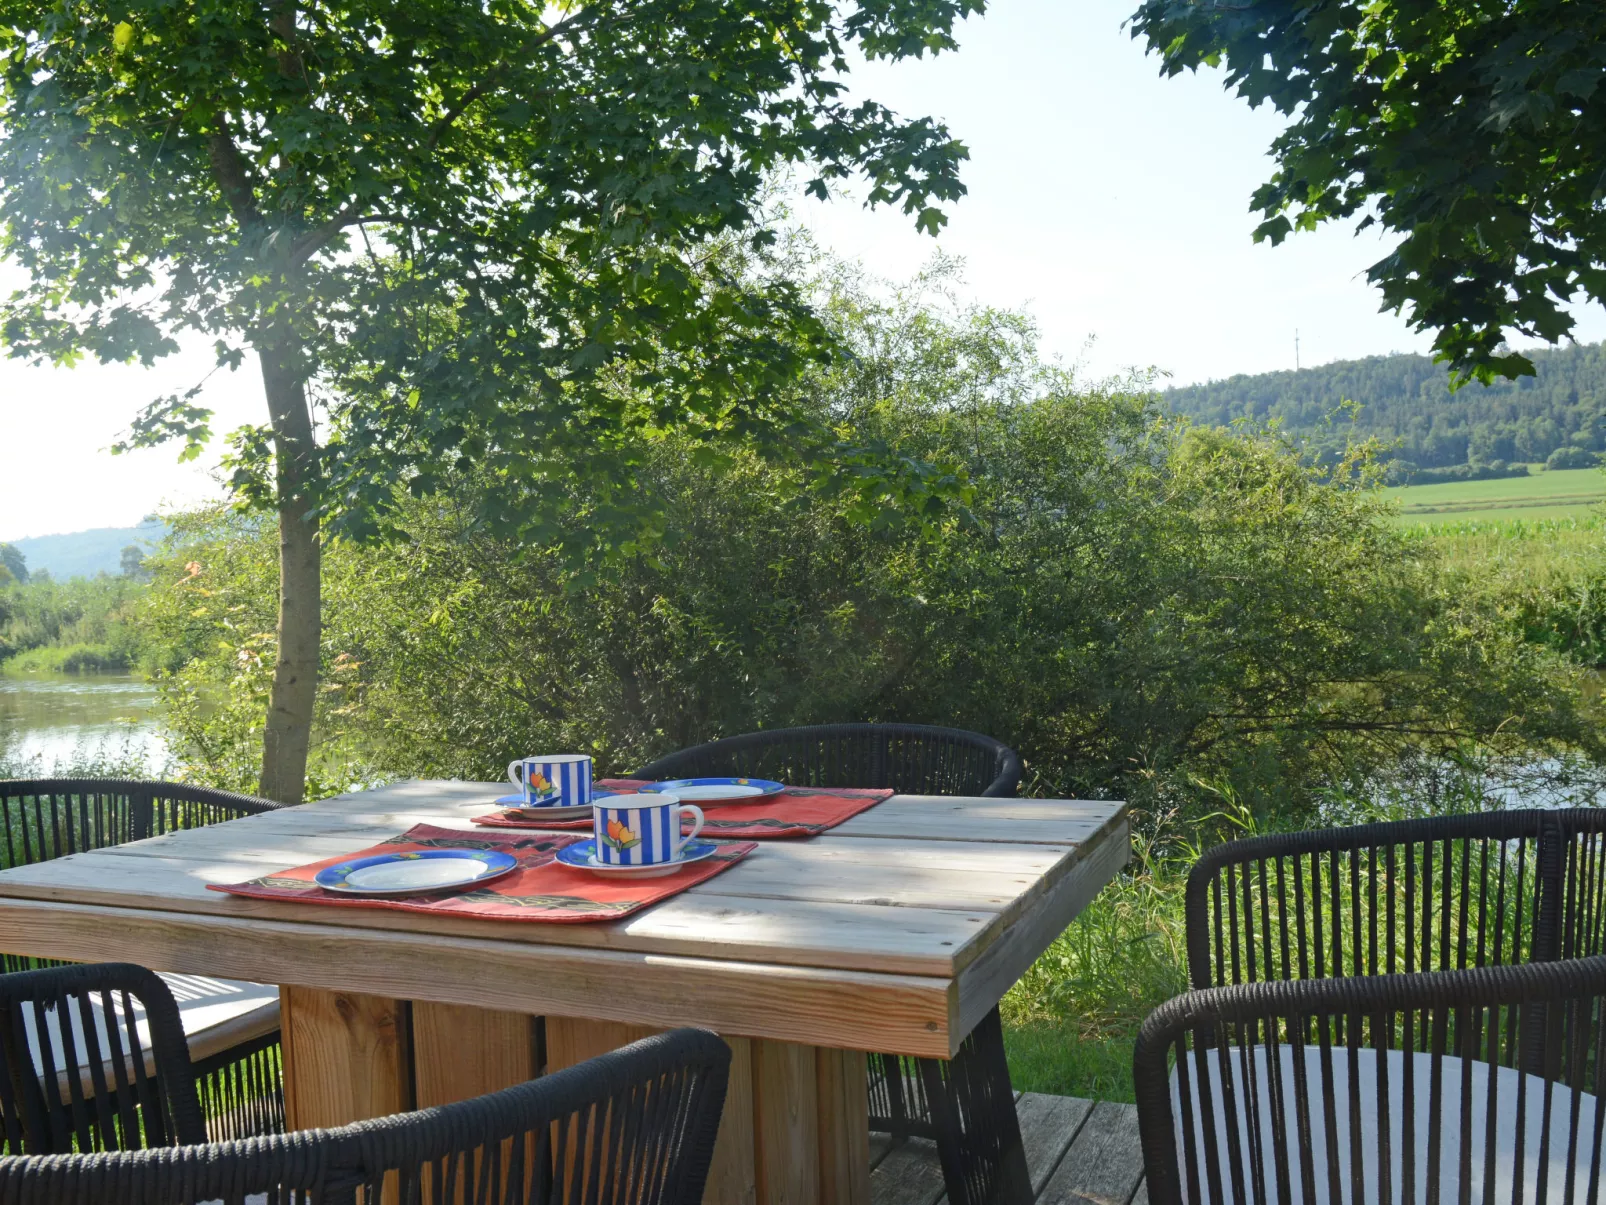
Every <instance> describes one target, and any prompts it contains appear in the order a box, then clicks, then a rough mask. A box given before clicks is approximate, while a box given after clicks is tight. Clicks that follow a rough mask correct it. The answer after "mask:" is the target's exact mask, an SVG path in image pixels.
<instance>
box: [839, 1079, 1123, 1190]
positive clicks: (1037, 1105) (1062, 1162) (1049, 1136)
mask: <svg viewBox="0 0 1606 1205" xmlns="http://www.w3.org/2000/svg"><path fill="white" fill-rule="evenodd" d="M1016 1110H1017V1112H1018V1113H1019V1116H1020V1127H1021V1141H1022V1142H1023V1143H1024V1144H1025V1147H1026V1166H1027V1168H1028V1170H1029V1171H1030V1173H1031V1177H1032V1193H1033V1196H1034V1197H1035V1198H1036V1200H1037V1205H1148V1200H1149V1196H1148V1192H1147V1191H1146V1190H1145V1187H1144V1185H1143V1183H1142V1177H1143V1154H1142V1151H1141V1150H1140V1148H1139V1146H1138V1111H1137V1107H1136V1106H1135V1105H1124V1104H1116V1103H1114V1102H1111V1101H1099V1102H1096V1103H1095V1102H1094V1101H1090V1100H1082V1099H1080V1098H1077V1097H1071V1096H1048V1095H1044V1094H1042V1093H1035V1092H1027V1093H1023V1094H1022V1095H1021V1096H1020V1097H1019V1099H1018V1100H1017V1102H1016ZM870 1161H871V1166H872V1168H873V1170H872V1171H871V1173H870V1201H871V1205H947V1200H948V1198H947V1194H946V1193H945V1192H944V1191H943V1183H942V1168H941V1166H940V1165H939V1163H938V1161H937V1148H936V1146H935V1145H934V1144H933V1143H930V1142H926V1141H924V1140H922V1139H919V1138H912V1139H910V1140H909V1141H908V1142H906V1143H904V1144H903V1145H902V1146H900V1147H898V1148H897V1149H895V1150H893V1149H890V1143H889V1142H888V1140H887V1137H886V1135H884V1134H872V1135H871V1138H870Z"/></svg>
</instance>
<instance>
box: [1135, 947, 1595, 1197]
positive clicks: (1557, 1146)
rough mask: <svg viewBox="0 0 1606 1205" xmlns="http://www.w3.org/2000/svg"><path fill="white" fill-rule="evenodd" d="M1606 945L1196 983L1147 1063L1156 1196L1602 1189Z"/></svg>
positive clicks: (1143, 1048) (1550, 1193) (1147, 1142)
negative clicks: (1505, 959) (1369, 971)
mask: <svg viewBox="0 0 1606 1205" xmlns="http://www.w3.org/2000/svg"><path fill="white" fill-rule="evenodd" d="M1603 1038H1606V958H1601V957H1594V958H1589V959H1582V960H1567V961H1557V962H1550V963H1543V964H1530V965H1527V966H1507V967H1486V968H1481V969H1475V970H1468V971H1436V972H1418V973H1416V974H1411V975H1404V974H1401V975H1378V976H1371V977H1365V978H1336V979H1306V980H1299V981H1294V982H1271V983H1252V984H1243V985H1238V986H1233V987H1224V988H1212V989H1208V990H1205V991H1193V992H1189V993H1187V994H1186V995H1183V996H1179V997H1177V998H1176V999H1174V1000H1172V1001H1170V1002H1168V1003H1167V1004H1165V1005H1162V1006H1161V1007H1160V1008H1159V1009H1158V1010H1156V1011H1155V1013H1154V1014H1153V1015H1152V1016H1150V1017H1149V1019H1148V1021H1147V1022H1145V1024H1144V1026H1143V1029H1142V1031H1141V1033H1140V1035H1139V1038H1138V1042H1137V1048H1136V1051H1135V1053H1134V1057H1133V1081H1134V1086H1135V1089H1136V1095H1137V1103H1138V1124H1139V1130H1140V1134H1141V1138H1142V1146H1143V1159H1144V1167H1145V1174H1146V1187H1147V1189H1148V1197H1149V1201H1150V1202H1151V1205H1181V1203H1182V1202H1184V1201H1186V1202H1190V1203H1195V1205H1197V1203H1200V1202H1210V1203H1212V1205H1215V1203H1227V1202H1230V1203H1232V1205H1240V1203H1241V1205H1250V1203H1252V1202H1253V1203H1256V1205H1261V1203H1264V1205H1291V1203H1294V1202H1299V1203H1302V1205H1305V1203H1308V1205H1318V1203H1326V1202H1332V1203H1333V1205H1338V1203H1339V1202H1343V1201H1352V1202H1369V1201H1395V1200H1401V1201H1418V1200H1428V1201H1433V1200H1442V1201H1446V1202H1450V1201H1466V1200H1472V1201H1480V1202H1499V1203H1500V1205H1506V1203H1507V1202H1547V1201H1555V1202H1563V1201H1565V1202H1572V1201H1584V1200H1595V1199H1596V1196H1597V1193H1598V1189H1599V1177H1600V1173H1601V1170H1602V1158H1601V1155H1602V1146H1603V1134H1606V1130H1603V1122H1606V1095H1603V1090H1606V1049H1603Z"/></svg>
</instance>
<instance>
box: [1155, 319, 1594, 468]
mask: <svg viewBox="0 0 1606 1205" xmlns="http://www.w3.org/2000/svg"><path fill="white" fill-rule="evenodd" d="M1531 358H1532V359H1533V362H1534V367H1535V369H1536V371H1537V375H1536V376H1532V377H1524V378H1522V379H1521V380H1517V381H1502V382H1500V383H1499V384H1496V385H1490V386H1482V385H1467V386H1465V387H1464V388H1462V389H1460V390H1458V391H1457V392H1455V393H1454V394H1452V393H1451V392H1450V390H1449V377H1448V374H1447V373H1446V371H1445V369H1444V367H1443V366H1442V365H1437V364H1434V363H1433V361H1432V360H1431V359H1429V358H1428V357H1427V356H1416V355H1394V356H1371V357H1368V358H1367V359H1365V360H1339V361H1335V362H1334V363H1332V364H1323V365H1321V366H1320V367H1318V368H1306V369H1302V370H1300V371H1298V372H1268V373H1262V374H1261V375H1259V376H1236V377H1228V378H1227V379H1226V380H1224V381H1211V382H1210V383H1209V384H1207V385H1190V386H1186V387H1184V388H1180V389H1172V390H1168V391H1167V392H1166V395H1165V396H1166V398H1167V400H1168V401H1169V402H1170V404H1171V407H1172V408H1173V409H1174V410H1175V411H1177V412H1178V413H1181V414H1186V415H1189V416H1190V417H1192V418H1195V419H1198V420H1200V421H1203V422H1209V423H1215V424H1227V423H1230V422H1232V421H1233V420H1235V419H1239V418H1249V419H1254V420H1257V421H1265V420H1268V419H1273V418H1276V419H1281V420H1282V424H1283V428H1284V429H1285V430H1287V431H1289V432H1291V433H1293V434H1295V435H1300V436H1306V437H1310V438H1311V439H1313V440H1314V441H1315V443H1316V444H1317V445H1318V447H1320V448H1326V447H1332V448H1337V447H1341V446H1342V444H1343V442H1344V437H1345V434H1346V433H1351V434H1356V435H1361V436H1363V437H1364V436H1367V435H1377V436H1381V437H1382V438H1384V439H1388V440H1394V439H1398V440H1400V441H1401V446H1400V448H1399V450H1398V452H1397V453H1396V455H1397V456H1398V457H1400V458H1402V459H1404V460H1407V461H1410V462H1411V463H1412V464H1413V465H1415V466H1419V467H1421V468H1424V469H1428V468H1441V467H1447V466H1451V465H1460V464H1471V465H1474V466H1476V465H1488V464H1490V463H1491V462H1495V461H1518V462H1529V463H1532V462H1535V461H1543V460H1545V459H1547V458H1548V457H1549V456H1550V455H1551V453H1553V452H1555V451H1556V449H1557V448H1560V447H1563V446H1572V447H1576V448H1580V449H1584V450H1586V451H1589V452H1597V453H1598V452H1602V451H1606V344H1598V343H1597V344H1584V345H1579V346H1575V347H1563V348H1557V349H1555V350H1549V351H1539V352H1534V353H1531ZM1346 400H1348V401H1353V402H1357V403H1359V404H1360V407H1361V409H1360V412H1359V414H1358V415H1357V418H1356V422H1355V425H1354V427H1353V428H1350V427H1348V424H1347V422H1345V421H1344V420H1343V419H1341V418H1340V419H1335V420H1333V425H1330V424H1329V421H1328V420H1329V416H1330V415H1332V414H1333V413H1334V411H1336V410H1337V409H1338V408H1339V406H1340V405H1341V404H1342V403H1343V402H1344V401H1346ZM1339 423H1342V424H1343V426H1344V429H1342V430H1335V429H1334V425H1337V424H1339Z"/></svg>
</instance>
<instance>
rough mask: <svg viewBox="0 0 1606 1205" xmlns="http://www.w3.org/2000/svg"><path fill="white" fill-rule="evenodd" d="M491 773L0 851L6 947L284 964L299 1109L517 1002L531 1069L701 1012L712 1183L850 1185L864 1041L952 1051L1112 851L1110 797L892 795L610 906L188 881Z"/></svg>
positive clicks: (752, 1190)
mask: <svg viewBox="0 0 1606 1205" xmlns="http://www.w3.org/2000/svg"><path fill="white" fill-rule="evenodd" d="M505 790H506V787H505V786H504V785H496V784H488V783H461V782H407V783H401V784H398V785H396V786H392V787H386V788H384V789H382V790H376V791H368V792H361V793H356V794H351V795H343V796H340V797H339V798H336V799H329V800H325V801H323V802H321V803H313V804H306V805H303V806H301V807H297V808H290V809H286V810H283V811H279V812H273V813H269V814H266V815H260V816H250V817H246V818H243V819H239V820H232V821H229V822H228V823H226V824H219V825H214V826H212V827H210V828H205V829H192V830H189V831H187V832H179V833H170V834H168V835H166V836H162V837H153V838H151V839H150V840H146V841H139V842H134V843H131V844H128V845H122V846H118V847H116V848H114V849H106V850H98V851H95V852H92V853H84V854H75V855H73V856H71V857H66V858H60V859H57V860H55V861H51V862H44V863H40V864H39V865H35V866H24V867H18V868H16V869H13V870H7V871H4V872H0V950H4V951H6V952H9V953H15V954H31V955H36V956H40V957H50V958H64V959H73V960H79V961H86V962H93V961H106V960H113V959H115V960H121V961H130V962H138V963H142V964H143V965H145V966H148V967H151V968H153V969H155V970H164V971H169V970H170V971H181V972H194V973H204V974H210V975H223V976H230V977H233V978H239V979H253V980H257V981H259V982H265V983H278V984H280V985H281V986H282V1006H283V1033H284V1058H285V1097H286V1102H285V1103H286V1109H287V1111H288V1115H289V1119H290V1124H291V1125H292V1127H295V1128H304V1127H309V1126H318V1125H335V1124H340V1123H342V1122H346V1121H352V1120H356V1119H359V1118H363V1117H374V1116H380V1115H383V1114H385V1113H391V1112H396V1111H398V1110H403V1109H407V1108H411V1107H421V1106H425V1105H432V1104H441V1103H445V1102H448V1101H452V1100H459V1099H462V1098H464V1097H468V1096H472V1095H476V1094H478V1093H481V1092H486V1091H491V1090H494V1089H497V1088H502V1087H505V1086H507V1085H509V1084H511V1083H515V1082H519V1081H521V1080H525V1079H529V1078H531V1077H533V1076H535V1075H537V1074H539V1072H540V1070H541V1069H540V1067H539V1066H538V1065H537V1061H536V1060H537V1058H538V1057H539V1056H538V1053H537V1047H536V1042H535V1037H534V1035H535V1033H536V1026H535V1023H534V1021H533V1018H534V1017H536V1016H543V1017H545V1018H546V1021H545V1041H546V1051H545V1053H546V1060H547V1066H548V1067H549V1068H557V1067H562V1066H567V1065H569V1064H571V1063H574V1062H577V1061H579V1060H581V1059H584V1058H587V1057H590V1056H591V1055H593V1054H597V1053H600V1052H601V1051H604V1050H610V1049H614V1048H616V1047H618V1046H620V1045H623V1044H624V1043H626V1042H628V1041H632V1040H634V1039H635V1038H637V1037H640V1036H643V1035H645V1034H648V1033H651V1032H653V1031H655V1030H659V1029H663V1028H667V1027H670V1026H675V1025H700V1026H706V1027H707V1028H710V1029H713V1030H716V1031H717V1032H719V1033H720V1034H722V1035H724V1036H725V1037H726V1038H727V1039H728V1040H729V1041H730V1043H731V1046H732V1049H733V1050H734V1051H735V1059H734V1061H733V1065H732V1079H731V1088H730V1094H729V1096H728V1098H727V1103H726V1108H725V1115H724V1120H723V1122H722V1124H721V1129H720V1140H719V1146H718V1149H717V1151H716V1156H715V1166H714V1174H713V1176H712V1178H711V1182H710V1186H709V1193H708V1200H710V1201H719V1202H726V1201H729V1202H789V1203H793V1205H808V1203H809V1202H812V1201H817V1200H826V1201H842V1202H849V1203H854V1202H864V1201H866V1200H868V1195H869V1188H868V1182H869V1156H868V1145H867V1136H866V1130H867V1126H866V1103H865V1066H864V1064H865V1061H864V1058H863V1057H862V1055H861V1054H860V1053H858V1052H862V1051H887V1052H896V1053H899V1054H909V1055H920V1056H926V1057H938V1058H948V1057H951V1056H952V1055H953V1053H954V1052H955V1051H956V1050H957V1048H958V1045H959V1043H960V1042H961V1041H962V1040H963V1039H964V1037H965V1035H966V1034H968V1033H969V1032H970V1030H971V1028H972V1027H973V1026H974V1025H975V1023H976V1022H977V1021H978V1020H979V1019H980V1018H981V1017H983V1016H985V1015H986V1014H987V1013H988V1012H989V1011H990V1010H991V1009H992V1008H993V1007H994V1005H996V1004H997V1003H998V1000H999V998H1000V997H1001V996H1002V995H1003V993H1004V992H1005V990H1006V989H1007V988H1008V987H1009V986H1010V984H1012V983H1014V982H1015V980H1016V979H1017V978H1019V977H1020V975H1021V973H1022V972H1023V971H1025V970H1026V968H1027V967H1028V966H1030V965H1031V963H1032V961H1033V960H1034V959H1035V958H1036V957H1037V956H1038V955H1039V954H1040V953H1042V951H1043V950H1044V949H1045V948H1046V947H1047V946H1048V944H1049V942H1051V941H1052V940H1053V939H1054V937H1055V936H1056V935H1057V934H1059V933H1060V932H1061V931H1062V930H1063V929H1064V928H1065V926H1066V925H1067V924H1069V923H1070V921H1071V920H1072V919H1073V918H1074V917H1075V916H1076V915H1077V914H1078V913H1079V912H1080V911H1081V910H1082V909H1083V908H1084V907H1085V906H1086V905H1087V903H1088V901H1089V900H1091V899H1092V898H1093V897H1094V895H1096V894H1097V893H1098V891H1099V890H1100V888H1102V887H1103V886H1104V884H1105V883H1107V882H1108V881H1109V880H1110V879H1111V878H1112V877H1113V876H1114V875H1115V873H1116V872H1117V871H1118V870H1119V869H1120V868H1121V867H1122V866H1123V865H1124V864H1125V863H1126V860H1127V854H1128V832H1127V823H1126V810H1125V805H1124V804H1121V803H1109V802H1087V801H1079V800H1024V799H979V798H954V797H937V796H911V795H898V796H894V797H893V798H891V799H889V800H887V801H886V802H885V803H882V804H880V805H879V806H877V807H874V808H871V809H870V810H869V811H867V812H864V813H862V814H861V815H859V816H856V817H854V818H853V819H851V820H849V821H848V822H847V823H845V824H843V825H841V826H839V827H837V828H835V829H833V830H831V831H830V832H829V833H827V834H824V835H823V836H820V837H815V838H811V839H808V840H801V841H798V840H791V841H765V842H760V843H759V848H758V849H757V850H756V851H755V852H754V853H753V854H751V855H749V857H748V858H746V859H745V860H744V861H743V862H741V863H740V864H738V865H737V866H735V867H733V868H732V869H730V870H728V871H726V872H725V873H724V874H721V875H719V876H717V877H716V878H714V879H711V880H709V881H708V882H706V883H703V884H701V885H700V886H697V887H694V888H692V889H691V890H690V891H687V892H684V893H683V894H681V895H679V896H676V897H674V898H673V899H670V900H666V901H664V902H663V903H661V904H658V905H656V906H654V907H651V908H648V909H645V910H644V911H642V912H639V913H637V914H635V915H634V916H631V917H628V918H626V919H624V920H620V921H613V922H608V923H604V924H578V925H553V924H516V923H511V922H505V921H494V920H472V919H464V918H456V917H440V918H434V917H421V916H419V915H417V914H413V913H401V912H387V911H383V910H379V909H374V910H358V909H344V908H341V909H336V908H316V907H310V906H307V905H304V904H295V903H284V902H279V901H268V900H253V899H244V898H240V897H236V896H229V895H224V894H221V893H219V892H215V891H207V890H206V889H205V888H206V884H208V883H224V882H238V881H240V880H243V879H247V878H253V877H256V876H259V875H262V874H266V873H269V872H271V871H274V870H283V869H287V868H289V867H291V866H295V865H300V864H303V863H306V862H310V861H314V860H317V859H320V858H325V857H332V856H335V855H338V854H342V853H348V852H351V851H354V850H357V849H360V848H363V847H364V846H368V845H372V844H374V843H375V842H377V841H380V840H383V839H384V838H386V837H389V836H393V835H395V834H397V833H399V832H401V831H403V830H405V829H407V828H409V827H411V826H412V825H414V824H418V823H431V824H438V825H443V826H446V827H453V828H462V829H464V830H468V829H470V828H471V827H472V826H471V825H470V824H469V823H468V818H469V817H470V816H474V815H477V814H479V813H481V812H483V811H485V810H486V809H487V805H488V803H489V802H490V801H491V800H492V799H493V798H494V797H495V796H497V795H499V794H501V793H503V792H504V791H505ZM478 831H481V832H483V831H484V830H478Z"/></svg>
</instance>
